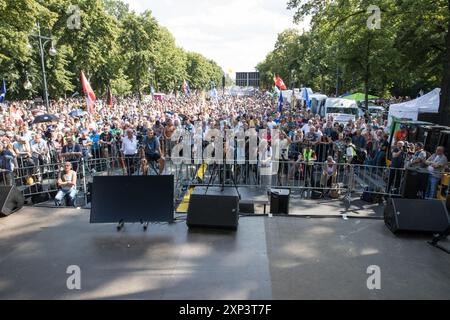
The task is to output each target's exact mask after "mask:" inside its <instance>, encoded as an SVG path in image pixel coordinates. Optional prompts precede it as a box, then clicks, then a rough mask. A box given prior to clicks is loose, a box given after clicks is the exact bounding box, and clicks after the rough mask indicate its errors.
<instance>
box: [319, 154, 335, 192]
mask: <svg viewBox="0 0 450 320" xmlns="http://www.w3.org/2000/svg"><path fill="white" fill-rule="evenodd" d="M337 174H338V167H337V164H336V161H334V159H333V157H331V156H329V157H328V158H327V161H325V163H324V164H323V169H322V177H321V179H320V186H321V187H322V188H331V187H332V186H333V184H335V183H336V178H337Z"/></svg>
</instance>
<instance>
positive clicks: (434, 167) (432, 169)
mask: <svg viewBox="0 0 450 320" xmlns="http://www.w3.org/2000/svg"><path fill="white" fill-rule="evenodd" d="M444 151H445V149H444V147H438V148H437V149H436V153H435V154H433V155H432V156H431V157H430V158H429V159H428V160H427V161H426V164H427V165H428V172H429V177H428V187H427V192H426V193H425V198H426V199H435V198H436V194H437V187H438V185H439V183H440V182H441V179H442V174H443V173H444V170H445V168H446V167H447V165H448V159H447V157H446V156H445V154H444Z"/></svg>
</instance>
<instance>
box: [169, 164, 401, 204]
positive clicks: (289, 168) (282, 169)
mask: <svg viewBox="0 0 450 320" xmlns="http://www.w3.org/2000/svg"><path fill="white" fill-rule="evenodd" d="M176 167H177V170H176V173H177V174H178V176H176V180H177V181H180V182H183V184H184V185H186V184H188V185H190V186H196V185H198V186H200V185H201V186H204V185H210V186H221V185H224V186H234V185H236V186H237V187H267V188H272V187H283V188H284V187H286V188H291V189H301V190H322V191H334V190H337V189H338V190H340V191H343V192H352V193H362V192H368V193H374V194H379V195H386V196H399V195H401V186H402V184H403V181H404V179H405V170H404V169H394V168H386V167H375V166H368V165H350V164H343V163H341V164H335V165H333V167H332V169H330V171H328V170H327V165H326V164H325V163H318V162H315V163H306V162H295V161H272V162H271V163H270V166H269V170H270V168H271V169H272V170H271V172H269V174H267V169H265V168H263V167H262V166H261V164H260V163H252V162H249V161H246V162H245V163H234V164H233V163H224V164H211V165H208V166H207V168H206V169H203V171H204V172H203V173H202V174H201V175H200V176H202V177H203V178H201V179H199V177H198V176H199V175H198V171H199V170H201V166H200V165H193V164H180V165H177V166H176ZM274 168H275V169H274Z"/></svg>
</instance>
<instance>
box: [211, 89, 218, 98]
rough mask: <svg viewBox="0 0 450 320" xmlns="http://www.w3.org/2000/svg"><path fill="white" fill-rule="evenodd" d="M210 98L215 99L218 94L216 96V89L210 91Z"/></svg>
mask: <svg viewBox="0 0 450 320" xmlns="http://www.w3.org/2000/svg"><path fill="white" fill-rule="evenodd" d="M211 96H212V97H213V98H217V96H218V94H217V89H216V88H214V89H212V91H211Z"/></svg>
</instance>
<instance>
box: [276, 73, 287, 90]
mask: <svg viewBox="0 0 450 320" xmlns="http://www.w3.org/2000/svg"><path fill="white" fill-rule="evenodd" d="M274 81H275V85H276V86H277V87H278V89H280V90H287V87H286V85H285V84H284V81H283V79H281V78H280V76H276V77H275V78H274Z"/></svg>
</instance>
